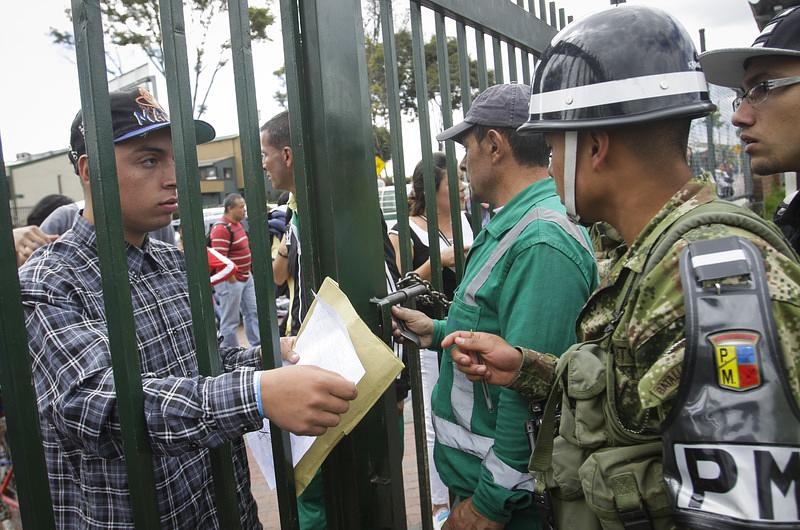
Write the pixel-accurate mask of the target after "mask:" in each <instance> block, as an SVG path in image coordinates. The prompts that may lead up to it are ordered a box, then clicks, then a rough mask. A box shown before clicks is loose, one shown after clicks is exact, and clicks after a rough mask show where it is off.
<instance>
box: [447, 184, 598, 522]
mask: <svg viewBox="0 0 800 530" xmlns="http://www.w3.org/2000/svg"><path fill="white" fill-rule="evenodd" d="M590 249H591V244H590V239H589V236H588V234H587V232H586V230H584V229H583V228H581V227H579V226H577V225H575V224H573V223H571V222H570V221H569V220H568V218H567V216H566V213H565V209H564V206H563V205H562V204H561V201H560V199H559V197H558V195H557V194H556V187H555V183H554V181H553V180H552V179H550V178H547V179H544V180H541V181H538V182H536V183H534V184H531V185H530V186H528V187H527V188H525V189H524V190H523V191H522V192H520V193H519V194H517V195H516V196H515V197H514V198H513V199H512V200H511V201H510V202H508V203H507V204H506V205H505V206H504V207H503V208H502V209H501V210H500V211H499V212H498V213H497V215H495V216H494V217H493V218H492V220H491V221H490V222H489V224H488V225H487V226H486V228H485V229H484V230H482V231H481V232H480V233H479V234H478V236H477V237H476V238H475V241H474V242H473V244H472V248H471V249H470V251H469V255H468V256H467V263H466V267H465V269H466V270H465V271H464V278H463V279H462V281H461V284H460V285H459V287H458V289H457V290H456V292H455V294H454V296H453V304H452V306H451V307H450V311H449V313H448V318H447V320H446V321H435V322H434V345H437V344H440V343H441V341H442V339H443V338H444V336H445V334H447V333H450V332H452V331H457V330H465V331H469V330H474V331H484V332H489V333H494V334H497V335H500V336H501V337H503V338H504V339H505V340H506V341H508V342H509V343H511V344H514V345H520V346H524V347H528V348H532V349H535V350H537V351H545V352H562V351H565V350H566V348H567V347H569V345H570V344H572V343H574V342H575V321H576V319H577V316H578V314H579V313H580V310H581V307H583V304H584V302H586V300H587V299H588V297H589V295H590V294H591V292H592V291H593V290H594V288H595V287H596V284H597V268H596V265H595V261H594V257H593V255H592V251H591V250H590ZM489 392H490V396H491V401H492V405H493V410H492V411H490V410H489V408H488V406H487V402H486V400H485V399H484V395H483V390H482V387H481V385H480V384H479V383H470V382H469V381H468V380H467V379H466V377H464V375H463V374H462V373H461V372H459V371H457V370H456V371H455V372H454V370H453V362H452V359H451V358H450V356H449V355H447V354H445V355H444V356H443V360H442V366H441V371H440V375H439V381H438V383H437V384H436V386H435V387H434V390H433V397H432V402H433V415H434V426H435V429H436V446H435V451H434V459H435V461H436V467H437V469H438V471H439V474H440V475H441V477H442V480H443V481H444V483H445V484H446V485H447V486H448V488H450V489H451V490H452V491H453V492H454V493H455V494H456V495H458V496H461V497H472V501H473V503H474V505H475V507H476V509H477V510H478V511H479V512H480V513H481V514H483V515H484V516H486V517H488V518H489V519H492V520H495V521H498V522H503V523H506V524H508V525H509V527H515V526H517V525H516V524H514V523H516V522H517V521H515V520H514V515H515V512H518V514H520V515H519V516H518V519H519V518H520V517H523V516H522V515H521V513H522V512H520V510H523V509H525V508H527V507H528V506H529V505H530V502H531V496H530V493H531V492H532V490H533V483H532V479H531V477H530V475H529V474H528V471H527V465H528V459H529V457H530V453H531V448H530V445H529V443H528V438H527V436H526V434H525V422H526V421H527V420H528V419H529V418H530V409H529V406H528V404H527V402H526V401H525V400H524V399H523V398H521V397H520V396H519V395H518V394H517V393H515V392H514V391H512V390H509V389H506V388H501V387H496V386H490V387H489ZM525 513H526V515H525V516H524V517H526V518H530V517H532V511H531V510H525ZM520 522H522V521H520Z"/></svg>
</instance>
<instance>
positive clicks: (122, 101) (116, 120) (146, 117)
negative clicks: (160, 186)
mask: <svg viewBox="0 0 800 530" xmlns="http://www.w3.org/2000/svg"><path fill="white" fill-rule="evenodd" d="M108 96H109V99H110V100H111V127H112V129H113V131H114V143H115V144H116V143H120V142H124V141H125V140H130V139H131V138H135V137H138V136H142V135H145V134H148V133H151V132H153V131H157V130H159V129H163V128H165V127H169V126H170V121H169V115H167V113H166V111H165V110H164V109H163V108H162V107H161V105H159V103H158V101H156V100H155V98H154V97H153V95H152V94H150V92H148V91H147V90H145V89H144V88H143V87H136V88H132V89H128V90H120V91H115V92H110V93H109V94H108ZM194 128H195V135H196V140H197V143H198V144H202V143H206V142H210V141H211V140H213V139H214V136H216V132H215V131H214V127H212V126H211V125H210V124H209V123H207V122H204V121H202V120H194ZM68 154H69V159H70V161H71V162H72V166H73V167H74V168H75V173H77V172H78V159H79V158H80V157H81V155H84V154H86V132H85V128H84V125H83V112H82V111H78V114H76V115H75V119H74V120H72V127H71V128H70V136H69V153H68Z"/></svg>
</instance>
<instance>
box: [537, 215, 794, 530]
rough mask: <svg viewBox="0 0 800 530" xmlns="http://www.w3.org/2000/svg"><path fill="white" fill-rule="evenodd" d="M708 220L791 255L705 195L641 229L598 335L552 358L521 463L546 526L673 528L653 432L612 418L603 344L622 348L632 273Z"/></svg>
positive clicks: (609, 369)
mask: <svg viewBox="0 0 800 530" xmlns="http://www.w3.org/2000/svg"><path fill="white" fill-rule="evenodd" d="M710 224H723V225H727V226H732V227H738V228H741V229H743V230H746V231H748V232H750V233H752V234H754V235H756V236H758V237H760V238H761V239H763V240H765V241H766V242H767V243H769V244H770V245H771V246H773V247H774V248H776V249H777V250H778V251H780V252H781V253H783V254H786V255H787V256H790V257H792V259H794V260H795V261H797V256H796V255H795V254H794V252H793V251H792V249H791V248H790V247H789V246H788V245H787V244H786V242H785V241H784V240H783V239H782V238H781V235H780V232H778V230H777V228H776V227H775V226H774V225H772V224H770V223H767V222H766V221H764V220H763V219H761V218H760V217H758V216H756V215H755V214H753V213H752V212H749V211H747V210H744V209H743V208H739V207H736V206H734V205H732V204H730V203H725V202H721V201H712V202H710V203H707V204H703V205H700V206H698V207H696V208H694V209H692V210H690V211H688V212H686V213H685V214H684V215H683V216H682V217H680V218H678V219H677V220H668V219H665V220H664V222H662V224H661V225H658V226H656V227H655V229H654V230H653V233H652V234H651V235H650V236H649V237H650V238H651V239H650V241H654V242H655V243H654V244H653V245H652V246H651V247H650V248H651V251H650V253H649V255H648V257H647V262H646V264H645V266H644V270H643V272H642V273H641V274H636V273H634V272H632V271H630V270H626V272H625V274H627V276H626V277H625V278H624V279H623V278H620V280H621V281H622V282H623V286H622V289H621V290H620V292H619V296H618V298H617V299H616V300H615V311H614V317H613V319H612V321H611V323H610V324H609V325H608V326H607V327H606V330H605V333H604V335H603V336H602V337H600V338H598V339H596V340H593V341H587V342H583V343H579V344H576V345H574V346H573V347H572V348H570V350H569V351H567V352H566V353H564V355H562V356H561V358H560V359H559V361H558V364H557V367H556V374H555V379H554V384H553V386H552V389H551V392H550V395H549V396H548V399H547V402H546V404H545V407H544V412H543V417H542V422H541V429H540V432H539V434H538V437H537V438H536V446H535V448H534V451H533V454H532V456H531V461H530V464H529V469H530V472H531V473H532V474H533V476H534V479H535V492H534V500H535V502H536V504H537V505H538V506H539V508H540V510H541V512H542V516H543V522H544V523H545V528H547V526H548V524H549V526H550V528H558V529H561V530H572V529H580V530H594V529H597V530H599V529H601V528H602V529H606V530H608V529H614V530H651V529H654V530H660V529H672V528H674V526H675V518H674V510H673V504H672V500H671V498H670V495H669V493H668V491H667V487H666V484H665V482H664V476H663V472H662V438H661V434H660V433H653V432H642V431H636V430H633V429H631V428H629V427H628V426H626V425H624V424H623V423H622V421H621V420H620V417H619V413H618V412H617V409H616V394H615V392H616V387H617V385H616V379H615V377H614V373H615V372H614V355H611V354H610V353H609V352H612V351H614V350H616V351H617V352H619V350H620V349H625V348H627V341H626V340H625V339H624V337H625V330H624V329H623V328H624V325H620V321H621V320H622V318H623V315H624V309H625V307H626V305H627V303H628V300H629V297H630V295H631V293H632V292H633V291H634V290H635V287H636V285H637V283H638V281H639V279H640V278H642V277H645V276H646V275H647V274H648V273H649V272H650V271H651V270H652V268H653V267H654V266H655V265H656V264H658V263H659V262H660V261H661V260H662V259H663V258H664V256H665V255H666V254H667V253H668V252H669V251H670V249H671V248H672V247H673V246H674V245H675V243H676V242H677V241H678V240H679V239H681V238H682V237H683V236H684V234H686V233H687V232H690V231H691V230H694V229H696V228H699V227H701V226H706V225H710ZM767 302H768V299H767ZM684 372H685V371H684ZM559 407H560V415H561V417H560V424H559V425H558V426H557V423H559V422H558V421H557V417H558V414H559ZM678 408H679V407H675V408H674V409H673V410H675V409H678ZM556 431H557V432H556ZM557 435H558V436H557ZM782 464H784V465H785V463H782ZM782 469H783V468H782Z"/></svg>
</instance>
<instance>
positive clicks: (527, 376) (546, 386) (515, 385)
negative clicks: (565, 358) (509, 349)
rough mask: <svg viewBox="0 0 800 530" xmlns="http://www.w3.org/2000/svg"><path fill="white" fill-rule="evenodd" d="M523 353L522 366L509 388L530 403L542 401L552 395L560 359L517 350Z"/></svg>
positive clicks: (522, 349)
mask: <svg viewBox="0 0 800 530" xmlns="http://www.w3.org/2000/svg"><path fill="white" fill-rule="evenodd" d="M517 349H518V350H519V351H520V353H522V366H520V368H519V373H518V374H517V377H516V378H514V380H513V381H511V383H509V385H508V388H510V389H511V390H513V391H515V392H516V393H517V394H519V395H520V396H522V397H524V398H525V399H527V400H528V401H542V400H543V399H547V396H548V394H550V386H551V385H552V384H553V377H554V376H555V371H556V363H558V357H556V356H555V355H551V354H549V353H539V352H536V351H533V350H529V349H527V348H517Z"/></svg>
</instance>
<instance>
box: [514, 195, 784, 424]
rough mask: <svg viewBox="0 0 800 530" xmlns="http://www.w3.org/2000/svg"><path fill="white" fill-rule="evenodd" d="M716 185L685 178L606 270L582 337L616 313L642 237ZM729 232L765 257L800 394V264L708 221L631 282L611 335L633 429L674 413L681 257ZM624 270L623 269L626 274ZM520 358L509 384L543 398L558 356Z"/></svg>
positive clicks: (642, 254) (643, 252)
mask: <svg viewBox="0 0 800 530" xmlns="http://www.w3.org/2000/svg"><path fill="white" fill-rule="evenodd" d="M715 198H716V197H715V193H714V189H713V187H712V186H709V185H708V184H707V183H704V182H702V181H700V180H692V181H690V182H688V183H687V184H686V185H685V186H684V187H683V188H682V189H681V190H680V191H679V192H678V193H676V194H675V195H674V196H673V197H672V198H671V199H670V200H669V201H668V202H667V204H665V205H664V207H663V208H662V209H661V211H659V212H658V214H657V215H656V216H655V217H654V218H653V219H652V220H651V221H650V222H649V223H648V225H647V226H646V227H645V228H644V230H642V232H641V233H640V234H639V236H638V237H637V239H636V241H635V242H634V243H633V245H632V246H631V248H630V249H629V250H628V251H627V252H626V253H625V254H624V255H623V256H622V257H621V258H620V259H619V260H618V261H617V262H616V263H615V264H613V266H612V267H611V268H610V270H609V272H608V274H607V275H605V276H604V277H603V278H601V284H600V288H599V289H598V290H597V291H595V293H594V294H593V295H592V297H591V298H590V299H589V301H588V302H587V304H586V306H585V307H584V309H583V312H582V314H581V317H580V318H579V321H578V340H579V341H586V340H593V339H598V338H599V337H601V336H602V335H603V334H604V330H605V329H606V327H607V326H608V325H609V323H610V322H611V320H612V314H613V311H614V306H615V302H616V300H617V298H618V297H619V296H622V295H623V293H621V290H622V283H623V281H622V279H621V278H620V276H621V274H622V273H623V271H624V270H625V269H626V268H627V269H630V270H631V271H634V272H641V271H642V270H643V268H644V266H645V262H646V259H647V255H648V252H649V251H650V250H651V246H650V245H647V246H644V245H642V243H643V242H644V241H645V240H646V239H648V237H647V236H648V235H649V234H651V233H652V231H653V230H654V228H655V227H656V226H657V225H658V224H659V223H660V222H661V221H662V220H663V219H665V218H667V217H668V216H669V217H673V218H677V217H679V216H681V215H682V214H684V213H686V212H688V211H689V210H691V209H693V208H694V207H696V206H699V205H701V204H704V203H707V202H710V201H712V200H715ZM725 236H740V237H743V238H746V239H748V240H751V241H753V243H755V244H756V246H757V247H758V248H759V249H761V250H762V252H763V254H764V258H765V265H766V272H767V283H768V285H769V292H770V299H771V300H772V312H773V316H774V319H775V323H776V327H777V331H778V335H779V336H780V342H781V346H782V349H783V357H784V364H785V366H786V367H787V369H788V380H789V382H790V385H791V388H792V392H793V394H794V396H795V399H796V400H798V402H800V378H798V374H800V266H798V264H797V263H794V262H792V261H791V260H790V259H789V258H787V257H786V256H784V255H782V254H780V253H778V252H777V251H775V250H774V249H773V248H772V247H770V246H769V245H767V243H765V242H764V241H763V240H762V239H760V238H758V237H756V236H754V235H753V234H751V233H749V232H746V231H744V230H741V229H738V228H734V227H730V226H725V225H708V226H703V227H700V228H696V229H694V230H691V231H690V232H688V233H687V234H685V236H684V237H683V239H681V240H680V241H679V242H678V244H676V245H675V247H674V248H673V249H672V250H671V251H670V252H669V253H668V254H667V255H666V256H665V257H664V259H663V260H662V261H661V262H660V263H659V264H657V265H656V266H655V267H654V268H653V269H652V270H651V271H650V273H649V274H648V275H647V276H645V277H643V278H641V279H640V281H639V283H638V285H637V286H635V287H634V289H633V291H632V293H631V295H630V297H629V301H628V304H627V306H626V307H625V311H624V315H623V316H622V319H621V320H620V323H619V324H618V326H617V328H616V332H615V333H614V340H613V341H612V342H616V343H617V344H620V342H617V341H622V342H621V344H622V345H623V346H624V347H621V348H613V352H612V354H613V355H614V379H615V381H616V389H615V395H616V406H615V408H616V410H617V412H618V414H619V416H620V420H621V422H622V424H623V425H625V426H626V427H627V428H628V429H630V430H631V431H634V432H645V433H647V432H650V433H654V434H655V433H658V432H659V431H660V429H661V424H662V422H663V420H664V418H665V417H666V415H667V414H668V413H669V407H670V402H671V399H672V398H673V397H674V396H675V393H676V390H677V389H678V384H679V382H680V374H681V363H682V361H683V354H684V306H683V291H682V289H681V283H680V279H679V278H680V275H679V266H678V258H679V256H680V254H681V251H682V250H683V249H684V248H685V247H686V246H687V244H688V243H689V242H692V241H699V240H705V239H714V238H719V237H725ZM623 276H624V275H623ZM522 351H523V354H524V357H523V365H522V368H521V370H520V374H519V376H518V377H517V379H516V380H515V381H514V382H513V383H512V384H511V385H510V387H511V388H513V389H514V390H516V391H517V392H519V393H520V394H521V395H523V396H525V397H527V398H528V399H530V400H542V399H546V397H547V394H548V393H549V390H550V383H551V381H552V378H553V373H554V368H555V364H556V362H557V358H556V357H555V356H552V355H550V354H538V353H536V352H532V351H527V350H522Z"/></svg>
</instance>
